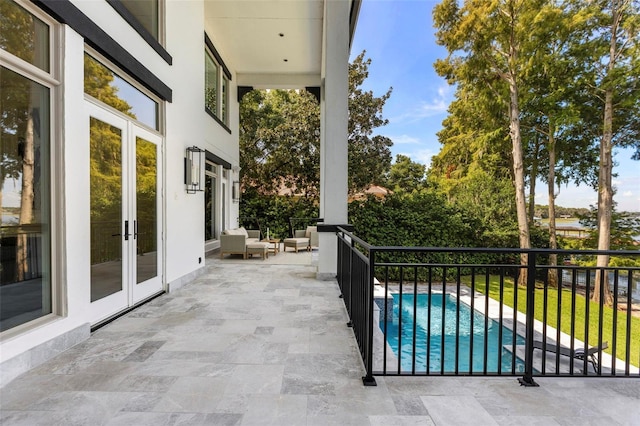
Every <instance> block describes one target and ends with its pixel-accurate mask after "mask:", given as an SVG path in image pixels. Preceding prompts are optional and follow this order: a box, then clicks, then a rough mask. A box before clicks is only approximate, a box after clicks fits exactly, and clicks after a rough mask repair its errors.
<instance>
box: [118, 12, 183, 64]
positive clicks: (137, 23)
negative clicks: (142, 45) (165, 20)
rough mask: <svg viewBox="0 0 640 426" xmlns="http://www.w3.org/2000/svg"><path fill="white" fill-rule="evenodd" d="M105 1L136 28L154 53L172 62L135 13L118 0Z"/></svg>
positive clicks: (167, 53)
mask: <svg viewBox="0 0 640 426" xmlns="http://www.w3.org/2000/svg"><path fill="white" fill-rule="evenodd" d="M158 1H160V0H158ZM107 3H109V4H110V5H111V7H113V8H114V9H115V11H116V12H118V14H120V16H122V18H123V19H124V20H125V21H127V22H128V23H129V25H131V27H133V29H134V30H136V32H137V33H138V34H140V36H141V37H142V38H143V39H144V40H145V41H146V42H147V44H149V46H151V48H152V49H153V50H155V51H156V53H158V55H160V56H161V57H162V59H164V60H165V62H166V63H168V64H169V65H172V64H173V58H172V57H171V55H170V54H169V52H167V51H166V50H165V48H164V47H163V46H162V45H161V44H160V42H159V41H158V40H156V39H155V38H154V37H153V35H151V33H150V32H149V31H147V29H146V28H145V27H144V26H143V25H142V24H141V23H140V21H138V18H136V17H135V15H133V14H132V13H131V12H130V11H129V9H127V8H126V7H125V6H124V5H123V4H122V3H120V1H119V0H107ZM158 25H160V23H158Z"/></svg>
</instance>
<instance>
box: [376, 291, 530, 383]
mask: <svg viewBox="0 0 640 426" xmlns="http://www.w3.org/2000/svg"><path fill="white" fill-rule="evenodd" d="M398 301H399V294H393V315H392V318H389V319H388V320H387V322H386V338H387V343H388V344H389V346H390V347H391V349H392V350H393V352H394V354H395V355H396V357H399V358H400V367H401V371H406V372H410V371H411V370H412V363H413V361H412V359H413V356H414V353H413V351H414V350H413V324H414V318H415V324H416V333H415V335H416V337H415V340H416V343H415V359H416V361H415V369H416V372H420V371H423V372H426V369H427V340H429V345H428V346H429V348H428V355H429V371H430V372H440V371H442V372H444V373H454V372H455V367H456V344H457V348H458V374H464V373H472V372H475V373H481V372H483V370H484V354H485V317H484V315H483V314H481V313H479V312H477V311H475V312H474V314H473V322H472V321H471V318H472V317H471V307H470V306H468V305H466V304H465V303H460V312H459V316H457V315H456V311H457V308H458V307H457V303H456V298H455V297H452V296H451V295H446V296H445V298H444V303H445V304H444V310H443V306H442V303H443V297H442V294H432V295H431V303H429V295H428V294H418V295H417V300H416V306H417V309H416V312H415V313H414V309H413V305H414V295H413V294H404V295H403V296H402V322H401V323H399V322H398V320H399V318H400V310H399V307H398V306H399V303H398ZM430 312H431V318H430V319H429V316H430V315H429V313H430ZM443 314H444V322H443ZM429 321H430V322H429ZM429 325H430V327H429ZM472 327H473V328H472ZM429 328H430V330H431V332H430V333H428V332H427V330H429ZM500 328H501V327H500V325H499V323H498V322H496V321H494V320H492V319H490V318H488V319H487V327H486V341H487V345H486V352H487V372H488V373H495V372H498V362H500V364H501V369H500V370H501V372H502V374H509V372H511V371H512V370H513V371H514V372H515V373H519V372H523V371H524V362H523V361H522V360H521V359H519V358H517V357H515V369H512V365H514V357H513V354H512V353H511V352H510V351H508V350H507V349H505V348H504V346H505V345H506V346H509V347H511V345H512V343H513V331H512V330H511V329H509V328H507V327H504V326H503V327H502V330H501V331H502V333H501V334H502V341H500V339H499V338H500ZM380 329H381V330H382V331H383V332H385V319H382V320H381V322H380ZM456 334H457V336H458V339H457V342H456ZM443 338H444V346H443ZM399 341H400V351H399V350H398V346H399V345H398V342H399ZM472 342H473V363H472V364H471V363H470V362H469V360H470V350H471V344H472ZM516 344H517V345H524V338H522V337H521V336H519V335H517V336H516ZM443 363H444V364H443ZM470 367H473V370H471V368H470Z"/></svg>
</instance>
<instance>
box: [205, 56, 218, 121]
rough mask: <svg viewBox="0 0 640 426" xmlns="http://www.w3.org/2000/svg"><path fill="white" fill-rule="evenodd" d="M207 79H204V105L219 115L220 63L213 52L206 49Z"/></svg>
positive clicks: (212, 112)
mask: <svg viewBox="0 0 640 426" xmlns="http://www.w3.org/2000/svg"><path fill="white" fill-rule="evenodd" d="M204 62H205V68H204V72H205V79H204V80H205V81H204V90H205V93H204V105H205V108H206V109H207V110H208V111H209V112H210V113H211V114H213V115H215V116H216V117H217V116H218V103H217V101H218V65H217V64H216V63H215V61H214V60H213V58H212V57H211V54H210V53H209V52H208V51H207V50H205V55H204Z"/></svg>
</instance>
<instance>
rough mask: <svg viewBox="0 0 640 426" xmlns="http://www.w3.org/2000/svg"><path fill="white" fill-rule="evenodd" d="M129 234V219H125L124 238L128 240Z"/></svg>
mask: <svg viewBox="0 0 640 426" xmlns="http://www.w3.org/2000/svg"><path fill="white" fill-rule="evenodd" d="M130 235H131V234H130V233H129V221H128V220H125V221H124V240H125V241H128V240H129V236H130Z"/></svg>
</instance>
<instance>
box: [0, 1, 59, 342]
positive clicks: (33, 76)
mask: <svg viewBox="0 0 640 426" xmlns="http://www.w3.org/2000/svg"><path fill="white" fill-rule="evenodd" d="M13 2H14V3H15V4H17V5H18V6H20V7H22V8H23V9H24V10H26V11H27V12H28V13H30V14H31V15H33V16H34V17H36V18H38V19H39V20H41V21H42V22H43V23H45V24H46V25H47V26H48V27H49V71H48V72H47V71H44V70H43V69H41V68H39V67H37V66H36V65H34V64H31V63H29V62H27V61H25V60H23V59H21V58H19V57H17V56H15V55H13V54H11V53H9V52H8V51H6V50H1V49H0V65H1V66H2V67H4V68H6V69H8V70H10V71H13V72H15V73H16V74H18V75H20V76H22V77H24V78H25V79H27V80H30V81H32V82H35V83H37V84H39V85H41V86H43V87H46V88H47V89H48V90H49V102H48V103H49V135H48V138H49V158H48V162H49V164H48V169H49V170H48V175H47V176H46V177H45V176H44V175H43V179H44V178H46V180H47V181H48V183H49V185H48V186H49V193H48V194H47V196H48V200H47V201H48V210H49V211H48V218H47V219H48V220H49V222H48V223H47V225H48V226H49V247H48V248H47V251H48V259H47V260H48V262H49V264H48V265H47V266H48V271H49V281H50V282H49V286H50V288H49V291H50V298H51V312H50V313H48V314H45V315H42V316H40V317H38V318H35V319H32V320H30V321H27V322H25V323H23V324H20V325H17V326H15V327H12V328H9V329H7V330H5V331H3V332H1V333H0V341H4V340H5V339H10V338H13V337H15V336H18V335H20V334H22V333H24V332H25V331H28V330H32V329H34V328H37V327H40V326H42V325H43V324H47V323H49V322H51V321H54V320H56V319H57V318H60V317H65V316H67V314H68V308H67V303H66V302H65V301H66V299H67V288H66V285H65V283H66V268H65V265H64V262H65V261H66V258H65V257H64V253H65V252H66V249H65V247H66V242H65V239H64V235H66V232H65V223H64V216H65V214H64V202H63V194H64V173H63V170H64V163H63V156H62V154H61V153H62V152H64V142H63V141H64V139H63V129H62V126H61V123H62V119H63V116H62V114H63V108H62V75H63V68H62V67H63V58H62V57H61V54H60V52H62V51H63V50H64V30H63V28H62V25H60V24H59V23H58V22H57V21H56V20H55V19H53V18H52V17H51V16H49V15H47V14H46V13H44V12H42V10H40V9H39V8H37V7H36V6H35V5H33V4H31V3H30V2H26V1H22V0H13Z"/></svg>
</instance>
